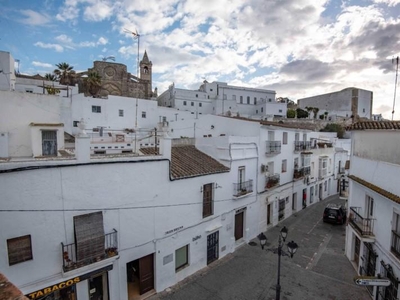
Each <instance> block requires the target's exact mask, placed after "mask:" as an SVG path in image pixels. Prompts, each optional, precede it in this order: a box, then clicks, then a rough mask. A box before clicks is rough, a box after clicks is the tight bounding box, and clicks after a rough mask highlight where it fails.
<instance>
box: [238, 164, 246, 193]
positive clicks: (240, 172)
mask: <svg viewBox="0 0 400 300" xmlns="http://www.w3.org/2000/svg"><path fill="white" fill-rule="evenodd" d="M238 176H239V178H238V180H239V188H240V190H242V189H246V183H245V181H246V168H245V167H244V166H241V167H239V169H238Z"/></svg>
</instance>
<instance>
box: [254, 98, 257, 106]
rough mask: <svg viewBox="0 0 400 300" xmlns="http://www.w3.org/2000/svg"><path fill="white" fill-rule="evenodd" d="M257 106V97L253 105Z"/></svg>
mask: <svg viewBox="0 0 400 300" xmlns="http://www.w3.org/2000/svg"><path fill="white" fill-rule="evenodd" d="M256 104H257V97H254V105H256Z"/></svg>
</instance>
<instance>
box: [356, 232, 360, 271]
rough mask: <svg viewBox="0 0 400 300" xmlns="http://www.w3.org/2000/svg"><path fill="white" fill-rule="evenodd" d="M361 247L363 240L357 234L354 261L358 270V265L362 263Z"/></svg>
mask: <svg viewBox="0 0 400 300" xmlns="http://www.w3.org/2000/svg"><path fill="white" fill-rule="evenodd" d="M360 247H361V241H360V239H359V238H358V237H357V236H355V245H354V262H355V263H356V266H357V270H358V265H359V263H360Z"/></svg>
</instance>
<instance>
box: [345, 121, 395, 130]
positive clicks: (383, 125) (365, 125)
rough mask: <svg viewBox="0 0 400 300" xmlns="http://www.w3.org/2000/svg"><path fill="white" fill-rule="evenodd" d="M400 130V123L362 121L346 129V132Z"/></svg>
mask: <svg viewBox="0 0 400 300" xmlns="http://www.w3.org/2000/svg"><path fill="white" fill-rule="evenodd" d="M368 129H369V130H371V129H374V130H375V129H376V130H378V129H379V130H382V129H386V130H388V129H400V121H360V122H356V123H353V124H351V125H350V126H348V127H346V130H368Z"/></svg>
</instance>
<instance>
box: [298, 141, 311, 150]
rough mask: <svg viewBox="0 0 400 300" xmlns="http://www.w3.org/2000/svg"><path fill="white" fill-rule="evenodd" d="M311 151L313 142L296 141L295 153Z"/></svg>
mask: <svg viewBox="0 0 400 300" xmlns="http://www.w3.org/2000/svg"><path fill="white" fill-rule="evenodd" d="M310 149H311V141H294V152H301V151H307V150H310Z"/></svg>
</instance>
